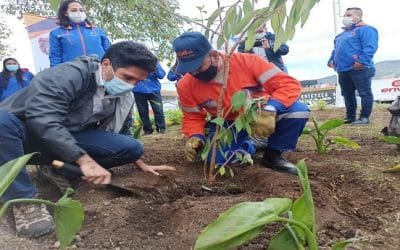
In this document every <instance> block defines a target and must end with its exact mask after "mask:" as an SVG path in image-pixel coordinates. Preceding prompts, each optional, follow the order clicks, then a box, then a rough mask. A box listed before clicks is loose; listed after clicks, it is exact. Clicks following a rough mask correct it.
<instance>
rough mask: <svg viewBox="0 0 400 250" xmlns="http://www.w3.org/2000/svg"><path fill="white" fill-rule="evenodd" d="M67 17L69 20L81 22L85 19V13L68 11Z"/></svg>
mask: <svg viewBox="0 0 400 250" xmlns="http://www.w3.org/2000/svg"><path fill="white" fill-rule="evenodd" d="M68 18H69V20H71V22H74V23H81V22H83V21H85V20H86V13H85V12H80V11H75V12H68Z"/></svg>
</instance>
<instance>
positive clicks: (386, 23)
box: [179, 0, 400, 80]
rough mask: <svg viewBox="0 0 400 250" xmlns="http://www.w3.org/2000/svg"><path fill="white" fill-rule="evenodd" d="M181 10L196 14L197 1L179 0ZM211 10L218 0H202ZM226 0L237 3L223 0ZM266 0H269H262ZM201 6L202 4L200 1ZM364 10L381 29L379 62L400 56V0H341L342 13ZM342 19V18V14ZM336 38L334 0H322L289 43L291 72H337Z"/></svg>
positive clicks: (316, 74)
mask: <svg viewBox="0 0 400 250" xmlns="http://www.w3.org/2000/svg"><path fill="white" fill-rule="evenodd" d="M179 2H180V6H181V12H182V14H184V15H189V16H194V14H195V13H198V11H196V8H195V6H196V4H194V3H193V2H194V1H187V0H179ZM196 2H199V3H204V4H205V6H206V8H207V9H209V10H210V11H212V10H214V9H215V8H216V1H215V0H198V1H196ZM223 2H224V3H229V2H234V1H230V0H223ZM259 2H265V1H259ZM197 5H200V4H197ZM355 6H356V7H360V8H361V9H363V12H364V16H363V20H364V21H365V22H366V23H368V24H370V25H372V26H374V27H375V28H377V29H378V32H379V48H378V51H377V53H376V54H375V62H379V61H383V60H395V59H400V44H399V40H400V25H399V21H398V15H399V12H398V10H399V7H400V1H399V0H382V1H377V0H341V1H340V7H341V10H342V11H341V13H340V15H342V14H343V13H344V10H345V9H346V8H348V7H355ZM338 20H339V21H340V20H341V17H338ZM334 37H335V28H334V18H333V0H320V2H319V3H317V4H316V6H315V7H314V9H312V10H311V14H310V17H309V19H308V21H307V23H306V24H305V26H304V27H303V29H301V28H300V26H298V28H297V30H296V34H295V37H294V39H293V40H291V41H289V42H288V45H289V47H290V52H289V54H288V55H287V56H285V57H284V61H285V62H286V64H287V66H288V69H289V74H291V75H293V76H295V77H296V78H298V79H300V80H305V79H313V78H320V77H325V76H329V75H332V74H334V72H333V71H332V70H331V69H329V68H327V67H326V63H327V61H328V58H329V56H330V53H331V51H332V48H333V39H334Z"/></svg>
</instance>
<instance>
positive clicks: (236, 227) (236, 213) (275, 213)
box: [195, 198, 292, 250]
mask: <svg viewBox="0 0 400 250" xmlns="http://www.w3.org/2000/svg"><path fill="white" fill-rule="evenodd" d="M291 205H292V201H291V200H290V199H288V198H269V199H266V200H264V201H262V202H243V203H240V204H237V205H235V206H233V207H232V208H230V209H229V210H228V211H226V212H224V213H222V214H221V215H220V216H219V218H218V219H217V220H216V221H215V222H213V223H212V224H210V225H208V226H207V227H206V228H205V229H204V230H203V232H202V233H201V234H200V236H199V238H198V239H197V241H196V244H195V249H203V250H206V249H207V250H211V249H229V248H232V247H235V246H239V245H241V244H243V243H245V242H247V241H248V240H251V239H253V238H255V237H256V236H257V235H258V234H259V233H261V232H262V230H263V229H264V227H265V226H266V225H267V224H269V223H271V222H274V221H276V219H277V218H278V217H279V215H280V214H282V213H285V212H287V211H288V210H289V209H290V207H291Z"/></svg>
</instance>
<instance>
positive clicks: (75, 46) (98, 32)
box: [49, 22, 110, 67]
mask: <svg viewBox="0 0 400 250" xmlns="http://www.w3.org/2000/svg"><path fill="white" fill-rule="evenodd" d="M49 43H50V54H49V59H50V67H53V66H56V65H58V64H60V63H63V62H67V61H71V60H73V59H75V58H77V57H80V56H94V55H96V56H97V58H98V59H101V58H102V57H103V55H104V53H105V52H106V50H107V49H108V48H109V47H110V41H109V40H108V38H107V35H106V33H105V32H104V31H103V30H102V29H100V28H97V27H94V26H92V25H90V24H88V23H86V22H82V23H80V24H75V23H71V24H70V26H68V27H59V28H57V29H55V30H52V31H51V32H50V38H49Z"/></svg>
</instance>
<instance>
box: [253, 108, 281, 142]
mask: <svg viewBox="0 0 400 250" xmlns="http://www.w3.org/2000/svg"><path fill="white" fill-rule="evenodd" d="M275 117H276V109H269V110H265V109H262V110H259V111H258V116H257V118H256V120H255V121H253V122H252V123H251V124H250V128H251V135H252V136H254V137H267V136H269V135H271V134H272V133H274V132H275Z"/></svg>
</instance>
